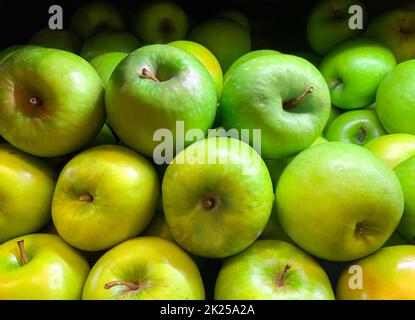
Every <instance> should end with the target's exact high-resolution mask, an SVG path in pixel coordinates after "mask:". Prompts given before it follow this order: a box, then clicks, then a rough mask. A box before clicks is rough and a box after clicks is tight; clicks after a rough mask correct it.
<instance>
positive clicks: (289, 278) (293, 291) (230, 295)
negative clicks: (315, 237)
mask: <svg viewBox="0 0 415 320" xmlns="http://www.w3.org/2000/svg"><path fill="white" fill-rule="evenodd" d="M215 299H216V300H334V293H333V289H332V287H331V284H330V281H329V278H328V277H327V274H326V273H325V272H324V270H323V268H322V267H321V266H320V265H319V264H318V263H317V262H316V261H315V260H314V259H313V258H312V257H310V256H309V255H308V254H306V253H305V252H303V251H302V250H300V249H298V248H297V247H295V246H293V245H291V244H289V243H286V242H283V241H278V240H260V241H256V242H255V243H254V244H252V245H251V246H250V247H249V248H248V249H246V250H244V251H243V252H241V253H239V254H237V255H236V256H234V257H231V258H229V259H227V261H226V262H225V264H224V265H223V266H222V268H221V270H220V272H219V276H218V279H217V280H216V286H215Z"/></svg>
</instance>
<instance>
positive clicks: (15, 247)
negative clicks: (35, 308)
mask: <svg viewBox="0 0 415 320" xmlns="http://www.w3.org/2000/svg"><path fill="white" fill-rule="evenodd" d="M88 273H89V266H88V263H87V261H86V260H85V258H84V257H82V255H81V254H80V253H79V252H78V251H76V250H75V249H73V248H72V247H70V246H69V245H68V244H66V243H65V242H64V241H63V240H62V239H61V238H60V237H59V236H57V235H52V234H29V235H25V236H21V237H18V238H15V239H12V240H10V241H8V242H6V243H3V244H2V245H0V299H1V300H79V299H80V298H81V296H82V290H83V287H84V283H85V280H86V278H87V276H88Z"/></svg>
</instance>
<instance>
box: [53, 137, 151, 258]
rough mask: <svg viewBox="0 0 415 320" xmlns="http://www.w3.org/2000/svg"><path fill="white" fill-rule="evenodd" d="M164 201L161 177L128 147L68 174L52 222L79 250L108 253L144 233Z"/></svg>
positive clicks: (77, 161)
mask: <svg viewBox="0 0 415 320" xmlns="http://www.w3.org/2000/svg"><path fill="white" fill-rule="evenodd" d="M158 196H159V182H158V177H157V174H156V172H155V170H154V168H153V167H152V165H151V164H150V163H149V162H148V161H147V160H146V159H145V158H143V157H142V156H140V155H139V154H137V153H135V152H134V151H132V150H130V149H127V148H125V147H121V146H111V145H104V146H99V147H95V148H91V149H88V150H86V151H83V152H82V153H80V154H78V155H77V156H76V157H74V158H73V159H72V160H71V161H69V162H68V163H67V164H66V166H65V167H64V168H63V170H62V172H61V174H60V176H59V179H58V182H57V185H56V188H55V193H54V195H53V201H52V219H53V223H54V224H55V226H56V230H57V231H58V233H59V235H60V236H61V237H62V238H63V239H64V240H65V241H66V242H68V243H69V244H71V245H73V246H74V247H76V248H78V249H81V250H85V251H99V250H104V249H107V248H109V247H112V246H114V245H116V244H118V243H120V242H122V241H124V240H127V239H129V238H132V237H135V236H136V235H137V234H139V233H140V232H142V231H143V230H144V229H145V227H146V226H147V225H148V224H149V222H150V221H151V218H152V217H153V214H154V210H155V206H156V203H157V199H158Z"/></svg>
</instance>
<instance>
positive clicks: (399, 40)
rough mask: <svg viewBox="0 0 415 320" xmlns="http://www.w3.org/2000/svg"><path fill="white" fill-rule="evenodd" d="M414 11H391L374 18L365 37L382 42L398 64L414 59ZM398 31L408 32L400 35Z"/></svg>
mask: <svg viewBox="0 0 415 320" xmlns="http://www.w3.org/2000/svg"><path fill="white" fill-rule="evenodd" d="M414 26H415V11H410V10H392V11H387V12H385V13H383V14H381V15H379V16H378V17H376V18H375V19H374V20H373V21H372V22H371V24H370V25H369V27H368V28H367V30H366V33H365V35H366V36H368V37H371V38H374V39H377V40H379V41H382V42H383V43H384V44H385V45H386V46H388V47H389V49H390V50H391V51H392V52H393V53H394V55H395V57H396V60H397V61H398V62H402V61H406V60H410V59H413V58H415V33H414V31H413V30H414ZM400 30H404V31H405V30H409V33H408V32H406V31H405V33H402V32H401V31H400Z"/></svg>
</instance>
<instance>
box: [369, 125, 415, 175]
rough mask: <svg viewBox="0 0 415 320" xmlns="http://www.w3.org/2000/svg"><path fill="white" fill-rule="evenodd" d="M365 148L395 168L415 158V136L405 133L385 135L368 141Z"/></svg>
mask: <svg viewBox="0 0 415 320" xmlns="http://www.w3.org/2000/svg"><path fill="white" fill-rule="evenodd" d="M365 148H366V149H368V150H370V151H372V152H373V153H374V154H375V155H377V156H378V157H380V158H382V159H383V160H385V161H386V162H387V163H389V165H390V166H391V167H392V168H395V167H396V166H397V165H399V164H400V163H402V162H403V161H405V160H407V159H409V158H410V157H412V156H415V136H413V135H411V134H406V133H395V134H387V135H384V136H381V137H379V138H376V139H374V140H372V141H370V142H369V143H368V144H367V145H365Z"/></svg>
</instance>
